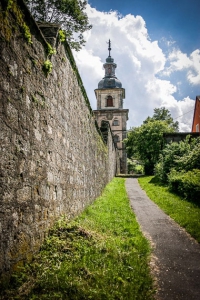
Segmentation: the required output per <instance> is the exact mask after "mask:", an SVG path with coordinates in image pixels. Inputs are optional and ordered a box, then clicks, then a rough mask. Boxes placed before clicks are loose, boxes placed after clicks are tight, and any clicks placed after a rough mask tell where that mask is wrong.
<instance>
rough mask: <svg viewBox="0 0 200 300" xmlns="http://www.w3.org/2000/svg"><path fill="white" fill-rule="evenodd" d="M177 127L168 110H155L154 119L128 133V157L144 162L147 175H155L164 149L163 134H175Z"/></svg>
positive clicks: (147, 120)
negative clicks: (155, 169)
mask: <svg viewBox="0 0 200 300" xmlns="http://www.w3.org/2000/svg"><path fill="white" fill-rule="evenodd" d="M177 125H178V124H177V123H176V122H175V123H174V122H173V118H172V117H171V115H170V113H169V111H168V110H167V109H165V108H158V109H154V115H153V117H151V118H150V117H148V118H147V119H146V120H145V121H144V122H143V124H142V125H141V126H140V127H134V128H133V129H131V130H130V131H129V132H128V136H127V138H126V139H125V140H124V143H125V146H126V149H127V155H128V157H129V158H131V157H133V158H134V159H138V160H140V161H142V162H143V164H144V172H145V174H147V175H151V174H153V172H154V167H155V165H156V163H157V161H158V159H159V155H160V153H161V150H162V147H163V142H164V140H163V133H167V132H174V131H175V128H177Z"/></svg>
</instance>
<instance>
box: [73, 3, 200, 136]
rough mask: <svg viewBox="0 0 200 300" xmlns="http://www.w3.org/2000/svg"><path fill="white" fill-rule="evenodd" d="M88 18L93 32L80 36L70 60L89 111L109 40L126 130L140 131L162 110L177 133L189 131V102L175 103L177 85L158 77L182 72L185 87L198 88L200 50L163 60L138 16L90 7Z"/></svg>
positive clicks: (185, 99) (177, 52)
mask: <svg viewBox="0 0 200 300" xmlns="http://www.w3.org/2000/svg"><path fill="white" fill-rule="evenodd" d="M87 14H88V17H89V20H90V23H91V24H93V28H92V30H91V31H89V32H87V33H85V39H86V41H87V42H86V46H85V47H84V48H83V49H82V50H81V51H79V52H74V57H75V60H76V62H77V66H78V68H79V72H80V74H81V77H82V80H83V84H84V86H85V89H86V91H87V94H88V97H89V99H90V103H91V106H92V108H93V109H96V98H95V94H94V89H96V88H97V87H98V82H99V81H100V80H101V79H102V78H103V77H104V70H103V64H104V63H105V59H106V58H107V56H108V50H107V48H108V45H107V44H106V42H108V40H109V39H110V40H111V48H112V50H111V56H112V57H113V58H114V61H115V63H116V64H117V69H116V76H117V77H118V79H119V80H120V81H121V82H122V86H123V88H125V90H126V98H125V100H124V108H128V109H129V121H128V128H129V127H134V126H140V125H141V124H142V122H143V121H144V120H145V119H146V118H147V117H148V116H152V114H153V110H154V108H158V107H162V106H165V107H166V108H168V109H169V110H170V112H171V114H172V117H174V118H177V117H179V118H178V119H177V120H178V121H179V122H180V130H181V131H191V125H192V124H191V122H192V115H193V112H192V109H193V108H194V101H193V100H192V99H190V98H189V97H187V95H186V97H185V98H184V99H182V101H177V100H176V99H175V97H174V93H176V91H177V89H178V88H180V85H181V83H180V82H179V83H178V86H176V85H175V84H174V83H173V82H171V81H170V78H169V80H166V79H162V78H158V77H159V74H160V73H165V75H166V74H167V75H170V74H172V73H173V72H175V71H181V70H183V69H184V70H187V79H188V80H189V82H190V83H191V84H197V83H198V81H199V76H200V71H199V70H200V68H199V64H200V62H199V58H200V51H197V50H196V51H194V52H193V53H192V54H191V55H190V56H189V57H188V56H187V55H186V54H184V53H181V51H180V50H173V51H172V52H171V53H170V54H169V56H168V57H166V55H165V54H164V52H163V50H162V49H161V48H160V47H159V45H158V42H157V41H151V40H150V38H149V36H148V31H147V28H146V23H145V20H144V19H143V18H142V17H141V16H133V15H131V14H129V15H126V16H121V15H119V14H118V13H117V12H116V11H110V12H100V11H97V10H96V9H95V8H92V7H91V6H90V5H89V4H88V5H87ZM167 63H168V64H169V66H168V67H167V68H166V64H167ZM188 112H189V113H188ZM180 116H181V117H180Z"/></svg>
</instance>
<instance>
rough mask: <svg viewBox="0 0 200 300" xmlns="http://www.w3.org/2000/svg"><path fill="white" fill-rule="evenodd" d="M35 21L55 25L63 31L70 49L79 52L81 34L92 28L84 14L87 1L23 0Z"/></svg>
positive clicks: (82, 43)
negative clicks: (58, 25) (59, 26)
mask: <svg viewBox="0 0 200 300" xmlns="http://www.w3.org/2000/svg"><path fill="white" fill-rule="evenodd" d="M25 1H26V3H27V5H28V7H29V9H30V12H31V14H32V15H33V17H34V18H35V20H36V21H39V22H46V23H57V24H60V25H61V28H62V29H63V30H65V35H66V40H67V41H68V43H69V45H70V46H71V48H73V49H75V50H77V51H78V50H80V49H81V47H82V46H83V45H84V44H85V40H84V38H83V32H85V31H86V30H89V29H91V28H92V26H91V25H90V24H89V20H88V16H87V15H86V13H85V12H84V10H85V8H86V4H87V1H82V0H25Z"/></svg>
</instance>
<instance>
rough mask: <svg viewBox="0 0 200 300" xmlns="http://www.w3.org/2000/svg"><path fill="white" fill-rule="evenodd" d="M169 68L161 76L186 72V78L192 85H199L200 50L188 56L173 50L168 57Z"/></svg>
mask: <svg viewBox="0 0 200 300" xmlns="http://www.w3.org/2000/svg"><path fill="white" fill-rule="evenodd" d="M167 60H168V62H169V64H170V65H169V67H168V68H166V69H165V70H164V71H163V72H162V74H163V75H167V76H169V75H171V74H172V73H173V72H176V71H183V70H186V71H187V73H186V74H187V75H186V78H187V80H188V82H189V83H190V84H192V85H197V84H200V50H199V49H197V50H195V51H193V52H192V53H191V54H190V55H189V56H188V55H187V54H186V53H182V52H181V51H180V50H177V49H174V50H173V51H172V52H171V53H170V54H169V56H168V59H167Z"/></svg>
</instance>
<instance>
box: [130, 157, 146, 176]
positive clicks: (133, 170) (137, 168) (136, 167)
mask: <svg viewBox="0 0 200 300" xmlns="http://www.w3.org/2000/svg"><path fill="white" fill-rule="evenodd" d="M127 166H128V174H143V173H144V166H143V165H142V164H141V163H140V162H139V161H138V160H135V159H130V158H128V159H127Z"/></svg>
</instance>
